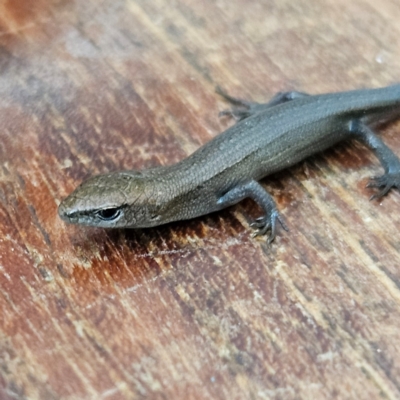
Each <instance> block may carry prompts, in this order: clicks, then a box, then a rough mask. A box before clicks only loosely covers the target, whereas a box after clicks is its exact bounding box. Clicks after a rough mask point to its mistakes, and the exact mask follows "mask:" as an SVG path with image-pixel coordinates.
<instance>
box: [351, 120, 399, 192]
mask: <svg viewBox="0 0 400 400" xmlns="http://www.w3.org/2000/svg"><path fill="white" fill-rule="evenodd" d="M350 132H351V133H352V134H353V135H354V137H355V138H356V139H358V140H359V141H360V142H362V143H364V144H366V145H367V146H368V147H369V148H370V149H371V150H372V151H373V152H374V153H375V155H376V157H377V158H378V160H379V161H380V163H381V165H382V167H383V169H384V174H383V175H382V176H377V177H373V178H371V181H370V182H369V183H368V185H367V187H370V188H378V189H380V191H379V192H378V193H376V194H374V195H373V196H371V200H373V199H379V198H381V197H383V196H385V195H386V194H387V193H388V192H389V191H390V189H392V188H396V189H400V159H399V158H398V157H397V156H396V154H394V153H393V151H392V150H390V148H389V147H387V146H386V144H385V143H384V142H383V141H382V139H380V138H379V137H378V136H376V135H375V133H374V132H373V131H372V129H371V128H369V127H368V126H367V125H364V124H363V123H361V122H359V121H352V122H351V123H350Z"/></svg>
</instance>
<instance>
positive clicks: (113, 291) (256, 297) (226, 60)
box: [0, 0, 400, 399]
mask: <svg viewBox="0 0 400 400" xmlns="http://www.w3.org/2000/svg"><path fill="white" fill-rule="evenodd" d="M0 11H1V12H0V160H1V167H0V309H1V310H2V318H1V321H0V366H1V381H0V398H1V399H16V398H17V399H25V398H29V399H103V398H104V399H124V398H126V399H134V398H138V399H140V398H146V399H254V398H257V399H258V398H261V399H300V398H301V399H377V398H388V399H398V398H399V397H400V353H399V351H400V350H399V349H400V336H399V332H400V311H399V310H400V292H399V287H400V270H399V261H400V255H399V251H400V233H399V230H398V227H399V224H400V216H399V215H400V214H399V209H400V194H399V193H398V192H392V193H390V195H389V196H387V198H385V199H383V200H382V201H381V202H380V203H378V202H376V201H372V202H370V201H369V200H368V198H369V196H370V195H371V194H372V191H371V190H369V189H366V188H365V184H366V183H367V182H368V177H369V176H371V175H376V174H379V166H378V165H377V162H376V160H375V159H374V157H373V156H372V154H371V153H370V152H369V151H368V150H367V149H365V148H364V147H362V146H360V145H358V144H343V145H341V146H338V147H336V148H335V149H332V150H330V151H328V152H326V153H324V154H323V155H319V156H316V157H314V158H312V159H310V160H308V161H307V162H305V163H302V164H301V165H298V166H296V167H294V168H291V169H290V170H288V171H285V172H282V173H280V174H277V175H275V176H273V177H271V178H269V179H268V180H265V182H264V183H265V185H266V186H267V187H268V188H269V189H270V190H271V192H272V193H273V195H274V197H275V198H276V199H277V202H278V206H279V208H280V210H282V213H283V215H284V217H285V219H286V220H287V223H288V225H289V227H290V232H289V233H285V232H283V231H280V232H279V236H278V238H277V240H276V241H275V242H274V244H273V245H272V246H271V247H268V246H267V245H266V243H265V242H264V241H263V240H262V239H252V238H251V236H250V235H251V230H250V229H249V228H248V222H249V221H251V219H252V218H254V217H255V216H257V215H258V212H259V210H258V209H257V207H256V206H255V205H254V204H253V203H252V202H251V201H245V202H243V203H242V204H240V205H238V206H236V207H233V208H231V209H229V210H226V211H223V212H220V213H217V214H213V215H210V216H206V217H204V218H198V219H196V220H193V221H187V222H180V223H174V224H170V225H167V226H163V227H159V228H156V229H149V230H143V231H124V230H122V231H104V230H101V229H85V228H81V227H71V226H66V225H65V224H64V223H63V222H62V221H61V220H60V219H59V218H58V216H57V204H58V203H59V202H60V200H61V199H62V198H63V197H64V196H66V195H67V194H68V193H69V192H70V191H71V190H73V188H74V187H75V186H76V185H77V184H79V183H80V182H81V181H82V180H83V179H85V178H86V177H88V176H92V175H93V174H97V173H101V172H107V171H114V170H117V169H122V168H131V169H132V168H145V167H149V166H154V165H159V164H164V165H165V164H168V163H172V162H176V161H177V160H179V159H181V158H182V157H185V156H186V155H188V154H190V153H191V152H192V151H193V150H195V149H196V148H198V146H200V145H201V144H202V143H205V142H206V141H208V140H209V139H210V138H211V137H213V136H214V135H216V134H217V133H219V132H221V131H222V130H224V129H226V127H227V126H228V124H229V123H230V122H229V121H228V120H224V119H221V120H220V119H218V117H217V114H218V112H219V111H221V110H222V109H224V108H225V107H226V104H225V103H224V102H223V101H222V100H221V99H220V98H218V96H217V95H216V94H215V93H214V88H215V86H216V85H217V84H219V85H221V86H223V87H224V88H226V89H227V90H228V91H229V92H230V93H232V94H233V95H237V96H241V97H246V98H250V99H254V100H259V101H264V100H266V99H268V98H269V97H270V96H272V95H273V93H274V92H276V91H280V90H289V89H296V90H301V91H306V92H310V93H320V92H324V91H338V90H347V89H353V88H360V87H376V86H383V85H387V84H390V83H393V82H398V81H399V75H398V71H399V70H400V39H399V38H400V34H399V33H400V32H399V24H398V21H399V20H400V7H399V5H398V3H397V2H395V1H391V0H381V1H380V2H379V3H377V2H375V1H372V0H364V1H362V0H356V1H352V2H347V1H346V2H345V1H333V0H327V1H324V2H321V1H317V0H315V1H306V0H301V1H298V2H293V1H286V0H285V1H279V2H278V1H276V2H274V1H263V2H260V1H257V0H254V1H253V0H251V1H249V0H236V1H234V2H232V1H227V0H220V1H217V2H199V1H195V0H176V1H173V2H167V1H166V0H154V1H145V0H136V1H132V0H126V1H123V0H104V1H101V2H100V1H93V0H91V1H90V0H86V1H77V0H75V1H74V0H71V1H65V0H64V1H62V0H51V1H48V0H35V1H34V2H27V1H23V0H12V1H11V0H8V1H7V0H3V1H0ZM382 137H383V138H384V140H385V141H386V142H387V143H388V144H389V145H390V146H391V148H393V149H394V150H395V151H397V153H398V154H400V123H395V124H393V125H391V126H389V127H388V128H387V129H385V130H384V131H382Z"/></svg>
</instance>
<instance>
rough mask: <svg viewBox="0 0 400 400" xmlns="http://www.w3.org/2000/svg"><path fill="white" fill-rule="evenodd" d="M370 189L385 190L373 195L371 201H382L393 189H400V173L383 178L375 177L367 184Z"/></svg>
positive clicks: (388, 174) (389, 174)
mask: <svg viewBox="0 0 400 400" xmlns="http://www.w3.org/2000/svg"><path fill="white" fill-rule="evenodd" d="M367 187H368V188H383V189H381V190H380V191H379V192H378V193H376V194H374V195H372V196H371V197H370V200H374V199H380V198H381V197H383V196H385V195H386V194H387V193H388V192H389V190H390V189H391V188H392V187H395V188H397V189H399V188H400V173H386V174H384V175H382V176H374V177H372V178H371V180H370V182H369V183H368V184H367Z"/></svg>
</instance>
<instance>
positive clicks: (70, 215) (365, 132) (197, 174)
mask: <svg viewBox="0 0 400 400" xmlns="http://www.w3.org/2000/svg"><path fill="white" fill-rule="evenodd" d="M220 94H222V95H223V96H224V97H225V98H226V99H227V100H228V101H230V102H231V103H233V104H234V105H235V106H236V107H235V108H234V109H233V110H230V111H225V112H224V114H230V115H232V116H233V117H235V118H236V120H237V123H236V124H235V125H233V126H232V127H231V128H229V129H227V130H226V131H225V132H223V133H222V134H220V135H219V136H216V137H215V138H214V139H212V140H211V141H210V142H208V143H206V144H205V145H204V146H202V147H201V148H199V149H198V150H197V151H196V152H194V153H193V154H192V155H190V156H189V157H187V158H185V159H184V160H182V161H180V162H178V163H177V164H174V165H170V166H165V167H158V168H153V169H147V170H143V171H120V172H113V173H109V174H105V175H99V176H95V177H93V178H91V179H89V180H87V181H86V182H84V183H83V184H81V185H80V186H79V187H78V188H77V189H76V190H75V191H74V192H73V193H72V194H70V195H69V196H68V197H67V198H66V199H64V200H63V201H62V202H61V204H60V206H59V210H58V212H59V215H60V217H61V218H62V219H63V220H64V221H66V222H69V223H74V224H82V225H89V226H96V227H104V228H148V227H153V226H157V225H161V224H165V223H168V222H171V221H177V220H185V219H190V218H194V217H198V216H201V215H204V214H208V213H211V212H214V211H218V210H221V209H223V208H225V207H228V206H231V205H233V204H235V203H238V202H239V201H241V200H243V199H244V198H247V197H249V198H251V199H253V200H254V201H255V202H257V203H258V204H259V206H260V207H261V208H262V210H263V215H262V216H261V217H260V218H258V219H257V220H256V221H255V222H254V223H253V224H252V225H253V226H255V227H256V228H258V229H257V231H256V234H267V235H268V241H269V242H271V241H272V240H273V239H274V237H275V232H276V225H277V222H280V223H281V224H282V225H283V227H285V225H284V223H283V220H282V218H281V217H280V214H279V212H278V210H277V207H276V204H275V202H274V200H273V199H272V197H271V195H270V194H269V193H268V192H267V191H266V190H265V189H264V188H263V186H261V185H260V183H258V181H259V180H260V179H261V178H263V177H265V176H267V175H270V174H272V173H274V172H277V171H280V170H282V169H284V168H287V167H290V166H291V165H293V164H296V163H298V162H299V161H301V160H304V159H305V158H306V157H308V156H310V155H312V154H315V153H318V152H320V151H323V150H325V149H327V148H329V147H331V146H333V145H335V144H336V143H338V142H340V141H343V140H345V139H350V138H353V139H357V140H359V141H361V142H363V143H365V144H366V145H367V146H369V147H370V148H371V149H372V150H373V151H374V153H375V154H376V156H377V158H378V159H379V161H380V163H381V164H382V166H383V169H384V174H383V175H382V176H380V177H376V178H372V179H371V181H370V183H369V185H368V186H370V187H375V188H380V190H379V191H378V192H377V193H376V194H375V195H374V196H373V197H376V198H377V197H381V196H383V195H385V194H386V193H387V192H388V191H389V190H390V189H391V188H392V187H396V188H399V187H400V160H399V158H398V157H397V156H396V155H395V154H394V153H393V152H392V151H391V150H390V149H389V148H388V147H387V146H386V145H385V144H384V143H383V142H382V140H381V139H380V138H379V137H378V136H376V135H375V133H374V132H373V130H372V129H371V126H374V125H376V124H378V123H381V122H386V121H388V120H390V119H393V118H395V117H398V116H400V85H394V86H389V87H384V88H380V89H366V90H354V91H348V92H341V93H329V94H321V95H308V94H306V93H301V92H285V93H278V94H277V95H275V96H274V97H273V98H272V99H271V100H270V101H269V102H268V103H265V104H260V103H254V102H247V101H244V100H240V99H236V98H233V97H230V96H229V95H227V94H225V93H223V92H222V91H220Z"/></svg>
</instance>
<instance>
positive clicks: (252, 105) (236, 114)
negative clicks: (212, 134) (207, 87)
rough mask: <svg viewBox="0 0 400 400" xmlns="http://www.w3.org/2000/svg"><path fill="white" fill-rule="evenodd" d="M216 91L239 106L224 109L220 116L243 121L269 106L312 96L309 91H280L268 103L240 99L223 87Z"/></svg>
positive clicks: (217, 88)
mask: <svg viewBox="0 0 400 400" xmlns="http://www.w3.org/2000/svg"><path fill="white" fill-rule="evenodd" d="M216 92H217V93H218V94H219V95H220V96H222V97H223V98H224V99H225V100H227V101H228V102H229V103H231V104H233V105H234V106H236V107H239V108H233V109H229V110H223V111H221V112H220V113H219V116H225V115H227V116H230V117H233V118H234V119H235V120H236V121H241V120H242V119H245V118H248V117H251V116H252V115H254V114H257V113H259V112H261V111H263V110H265V109H267V108H270V107H274V106H276V105H279V104H282V103H286V102H288V101H292V100H296V99H301V98H304V97H308V96H310V95H309V94H307V93H302V92H295V91H292V92H278V93H277V94H276V95H275V96H273V97H272V99H271V100H270V101H269V102H268V103H256V102H253V101H247V100H243V99H239V98H236V97H232V96H230V95H229V94H228V93H226V92H225V91H224V90H223V89H222V88H221V87H219V86H217V87H216Z"/></svg>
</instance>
